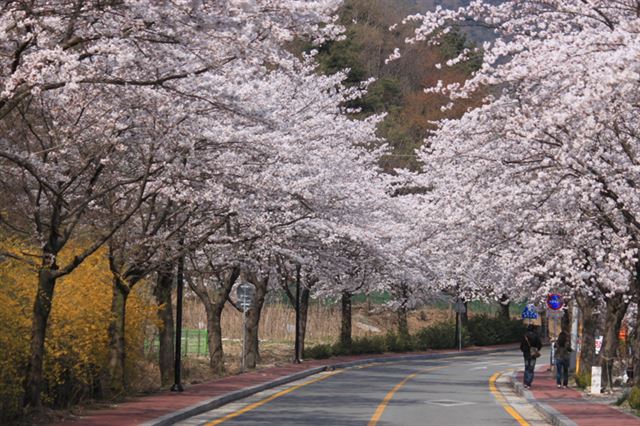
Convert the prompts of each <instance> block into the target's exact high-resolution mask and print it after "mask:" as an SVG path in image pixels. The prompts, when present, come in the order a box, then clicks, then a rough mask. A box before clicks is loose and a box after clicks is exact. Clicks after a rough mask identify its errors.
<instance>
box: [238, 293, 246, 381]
mask: <svg viewBox="0 0 640 426" xmlns="http://www.w3.org/2000/svg"><path fill="white" fill-rule="evenodd" d="M246 330H247V308H246V307H245V305H242V353H241V354H240V366H241V367H240V368H241V372H242V373H244V345H245V340H247V337H246V333H247V331H246Z"/></svg>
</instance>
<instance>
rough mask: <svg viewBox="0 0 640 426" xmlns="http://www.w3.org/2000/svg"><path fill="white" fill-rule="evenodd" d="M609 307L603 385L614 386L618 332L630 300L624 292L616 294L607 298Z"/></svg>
mask: <svg viewBox="0 0 640 426" xmlns="http://www.w3.org/2000/svg"><path fill="white" fill-rule="evenodd" d="M606 303H607V309H606V315H605V319H604V332H603V340H602V349H601V350H600V364H601V365H602V386H603V387H605V388H609V389H611V388H612V387H613V377H612V376H613V361H614V360H615V358H616V357H617V355H618V348H619V342H618V333H620V326H621V325H622V319H623V318H624V316H625V314H626V313H627V307H628V306H629V303H628V302H625V300H624V296H623V295H622V294H616V295H614V296H613V297H610V298H608V299H607V300H606Z"/></svg>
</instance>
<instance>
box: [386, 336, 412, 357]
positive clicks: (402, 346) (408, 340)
mask: <svg viewBox="0 0 640 426" xmlns="http://www.w3.org/2000/svg"><path fill="white" fill-rule="evenodd" d="M414 340H415V339H414V338H413V337H412V336H409V335H398V334H395V333H394V332H392V331H390V332H388V333H387V335H386V336H385V344H386V348H387V351H389V352H409V351H413V350H414V349H415V342H414Z"/></svg>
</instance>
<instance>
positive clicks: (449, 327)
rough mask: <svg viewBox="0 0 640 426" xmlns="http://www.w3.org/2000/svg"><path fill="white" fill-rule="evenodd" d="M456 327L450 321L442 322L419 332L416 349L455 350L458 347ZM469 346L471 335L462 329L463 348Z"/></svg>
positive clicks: (416, 337) (416, 338)
mask: <svg viewBox="0 0 640 426" xmlns="http://www.w3.org/2000/svg"><path fill="white" fill-rule="evenodd" d="M457 344H458V341H457V336H456V326H455V324H453V323H452V322H449V321H441V322H439V323H436V324H434V325H432V326H429V327H425V328H423V329H422V330H419V331H418V332H417V333H416V336H415V348H416V349H418V350H422V351H424V350H427V349H453V348H455V347H457ZM468 345H469V333H468V332H467V330H466V329H465V328H463V329H462V346H468Z"/></svg>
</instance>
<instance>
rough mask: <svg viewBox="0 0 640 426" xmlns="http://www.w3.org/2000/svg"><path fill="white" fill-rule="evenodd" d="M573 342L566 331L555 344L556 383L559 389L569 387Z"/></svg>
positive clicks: (561, 333) (562, 332)
mask: <svg viewBox="0 0 640 426" xmlns="http://www.w3.org/2000/svg"><path fill="white" fill-rule="evenodd" d="M571 350H572V349H571V341H570V340H569V336H567V333H566V332H564V331H561V332H560V334H559V335H558V340H557V341H556V343H555V344H554V354H555V362H556V383H557V385H558V387H559V388H561V387H565V388H566V387H567V385H568V384H569V362H570V361H571Z"/></svg>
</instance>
